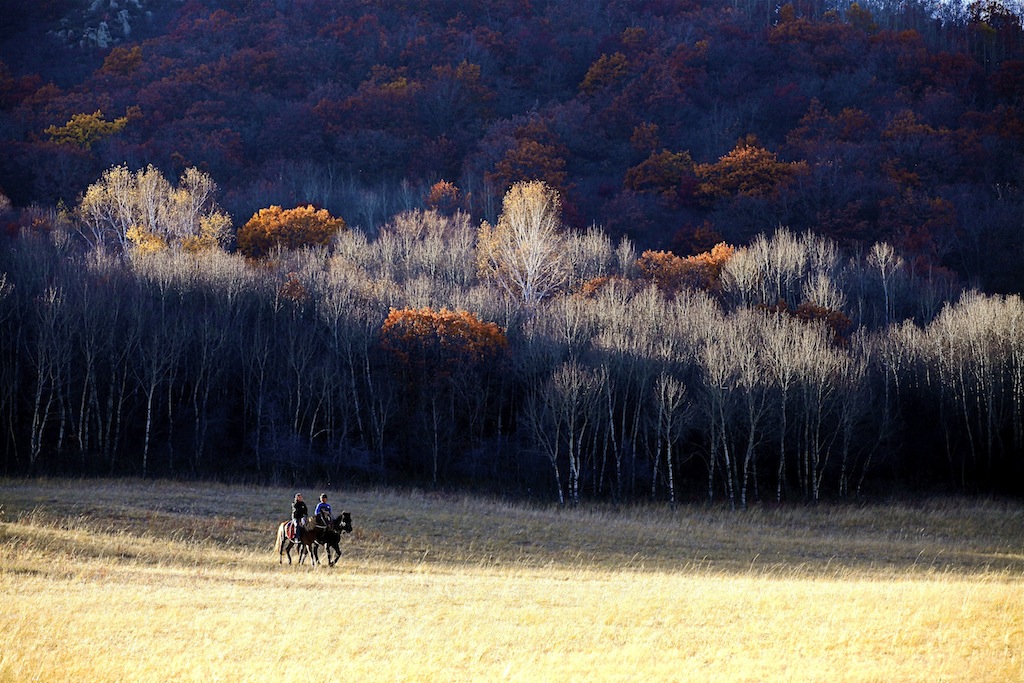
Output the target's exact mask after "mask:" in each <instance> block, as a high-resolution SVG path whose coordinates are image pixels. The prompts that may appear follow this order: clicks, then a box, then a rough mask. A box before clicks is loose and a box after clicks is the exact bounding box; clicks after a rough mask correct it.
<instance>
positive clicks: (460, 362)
mask: <svg viewBox="0 0 1024 683" xmlns="http://www.w3.org/2000/svg"><path fill="white" fill-rule="evenodd" d="M380 336H381V345H382V346H383V347H384V349H385V350H387V351H388V352H390V353H391V355H392V356H393V357H394V358H395V359H396V360H397V361H398V362H399V364H400V365H401V366H402V367H403V368H404V369H406V370H407V371H409V372H411V373H412V374H414V375H422V376H425V377H430V378H432V379H433V380H437V379H441V378H444V377H447V376H449V375H451V374H452V372H453V371H454V370H455V369H457V368H458V369H465V368H471V369H472V368H477V367H479V366H481V365H484V364H487V363H491V362H493V361H494V360H496V359H498V358H500V357H501V356H502V355H503V354H504V353H505V351H506V350H507V349H508V340H507V339H506V338H505V333H504V332H503V331H502V329H501V328H500V327H498V325H496V324H495V323H490V322H482V321H481V320H480V319H479V318H477V317H476V316H475V315H473V314H472V313H469V312H467V311H450V310H448V309H447V308H442V309H441V310H440V311H435V310H434V309H432V308H429V307H427V308H420V309H416V308H401V309H394V308H392V309H391V312H390V313H389V314H388V317H387V318H386V319H385V320H384V324H383V325H381V330H380Z"/></svg>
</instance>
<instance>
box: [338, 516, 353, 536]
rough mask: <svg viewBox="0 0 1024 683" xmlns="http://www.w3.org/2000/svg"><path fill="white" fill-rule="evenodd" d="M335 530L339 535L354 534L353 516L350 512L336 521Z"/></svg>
mask: <svg viewBox="0 0 1024 683" xmlns="http://www.w3.org/2000/svg"><path fill="white" fill-rule="evenodd" d="M334 529H335V531H337V532H338V533H346V534H350V533H352V515H351V514H350V513H348V512H342V513H341V514H340V515H338V517H337V518H336V519H335V520H334Z"/></svg>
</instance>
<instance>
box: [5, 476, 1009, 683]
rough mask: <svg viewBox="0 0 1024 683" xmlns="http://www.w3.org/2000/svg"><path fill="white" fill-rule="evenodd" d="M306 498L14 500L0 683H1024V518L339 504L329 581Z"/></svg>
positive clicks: (8, 523)
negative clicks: (300, 681) (301, 556)
mask: <svg viewBox="0 0 1024 683" xmlns="http://www.w3.org/2000/svg"><path fill="white" fill-rule="evenodd" d="M292 493H293V492H292V491H287V490H283V489H263V488H249V487H225V486H217V485H185V484H176V483H151V482H109V481H107V482H102V481H100V482H97V481H85V482H79V481H28V482H26V481H10V480H0V551H2V555H0V596H2V597H3V605H4V608H3V609H2V610H0V645H2V650H0V652H2V654H0V680H2V681H19V682H20V681H170V680H174V681H279V680H286V679H291V678H294V677H296V676H299V677H301V678H313V679H315V680H321V681H371V680H372V681H500V680H508V681H554V680H570V681H929V682H931V681H965V682H966V681H971V682H974V681H1022V680H1024V506H1022V505H1021V504H1018V503H1008V502H1001V503H998V502H979V501H965V500H940V501H929V502H924V503H919V504H892V505H884V506H883V505H879V506H836V507H828V506H821V507H817V508H813V509H804V508H792V509H790V508H783V509H779V508H775V509H758V510H751V511H747V512H742V513H733V512H729V511H725V510H718V509H711V508H706V507H703V506H696V507H689V508H682V509H680V510H678V511H676V512H675V513H671V512H669V511H666V510H661V509H659V508H653V507H652V508H648V509H640V508H631V509H627V510H620V511H614V510H610V509H587V510H575V511H558V510H553V509H539V508H530V507H524V506H515V505H506V504H502V503H497V502H490V501H483V500H478V499H472V498H462V497H446V496H434V495H428V494H416V493H413V494H402V493H397V492H392V491H354V492H341V493H335V494H332V498H333V500H332V503H333V505H334V507H335V510H336V511H337V510H338V509H339V508H342V507H343V508H345V509H348V510H350V511H351V512H352V513H353V515H354V518H355V524H356V532H355V533H353V534H352V536H351V537H349V538H346V539H345V541H344V542H343V550H344V551H345V555H344V557H343V558H342V561H341V562H340V563H339V565H338V566H336V567H333V568H328V567H326V566H324V567H320V568H317V569H316V570H310V569H309V568H308V567H307V566H301V567H300V566H291V567H289V566H287V565H285V566H283V567H282V566H280V565H279V564H278V562H277V559H278V558H277V556H276V553H274V552H273V550H272V544H273V535H274V531H275V530H276V525H277V523H278V522H279V521H282V520H283V519H284V518H285V517H286V516H287V513H288V509H289V501H290V498H291V494H292ZM307 493H310V494H313V493H317V492H315V491H309V492H307ZM300 652H301V653H304V654H303V655H302V656H300V655H299V653H300Z"/></svg>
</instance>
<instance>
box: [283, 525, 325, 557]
mask: <svg viewBox="0 0 1024 683" xmlns="http://www.w3.org/2000/svg"><path fill="white" fill-rule="evenodd" d="M291 523H292V522H290V521H289V522H281V524H280V526H278V527H277V545H276V546H275V549H276V550H277V562H278V564H283V563H284V556H285V554H287V555H288V564H291V563H292V547H293V546H296V545H297V546H299V564H302V561H303V560H304V559H305V555H306V553H307V552H308V553H309V557H310V566H315V565H316V564H317V563H318V562H319V560H320V558H319V555H318V553H317V551H316V550H317V549H316V540H317V536H318V532H317V530H316V529H313V530H310V529H303V528H302V527H298V528H296V530H295V535H296V540H294V541H293V540H292V539H290V538H288V533H287V530H288V525H289V524H291Z"/></svg>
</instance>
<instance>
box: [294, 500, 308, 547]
mask: <svg viewBox="0 0 1024 683" xmlns="http://www.w3.org/2000/svg"><path fill="white" fill-rule="evenodd" d="M307 516H309V508H307V507H306V503H305V501H303V500H302V494H301V493H296V494H295V500H293V501H292V519H293V520H295V538H298V537H299V530H300V529H302V528H303V527H304V526H305V524H306V517H307Z"/></svg>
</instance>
